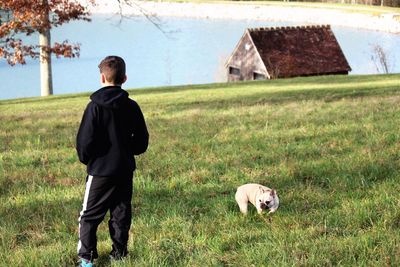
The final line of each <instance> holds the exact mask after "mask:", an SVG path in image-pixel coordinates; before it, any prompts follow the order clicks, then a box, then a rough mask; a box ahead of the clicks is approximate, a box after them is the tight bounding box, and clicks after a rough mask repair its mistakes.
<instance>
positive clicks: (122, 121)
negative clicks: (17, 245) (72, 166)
mask: <svg viewBox="0 0 400 267" xmlns="http://www.w3.org/2000/svg"><path fill="white" fill-rule="evenodd" d="M99 69H100V81H101V85H102V86H103V87H102V88H101V89H99V90H98V91H96V92H95V93H93V94H92V95H91V96H90V99H91V102H89V104H88V105H87V107H86V110H85V112H84V114H83V117H82V122H81V125H80V127H79V131H78V135H77V139H76V150H77V152H78V156H79V160H80V161H81V162H82V163H83V164H85V165H87V172H88V176H87V178H86V189H85V195H84V201H83V208H82V211H81V212H80V217H79V243H78V256H79V258H80V265H79V266H94V265H93V260H94V259H96V258H97V257H98V254H97V249H96V245H97V244H96V243H97V239H96V231H97V226H98V225H99V224H100V222H101V221H102V220H103V219H104V216H105V214H106V213H107V211H108V210H109V211H110V220H109V221H108V226H109V231H110V236H111V239H112V242H113V245H112V251H111V253H110V256H111V258H113V259H121V258H123V257H125V256H126V255H127V254H128V249H127V245H128V234H129V229H130V225H131V218H132V208H131V200H132V180H133V171H134V170H135V168H136V164H135V158H134V155H139V154H142V153H144V152H145V151H146V149H147V146H148V139H149V134H148V132H147V128H146V123H145V120H144V117H143V114H142V111H141V110H140V107H139V105H138V104H137V103H136V102H135V101H133V100H131V99H130V98H129V97H128V93H127V92H126V91H125V90H123V89H122V88H121V85H122V84H123V83H124V82H125V81H126V79H127V77H126V74H125V62H124V60H123V59H122V58H120V57H117V56H108V57H106V58H105V59H103V60H102V61H101V63H100V65H99Z"/></svg>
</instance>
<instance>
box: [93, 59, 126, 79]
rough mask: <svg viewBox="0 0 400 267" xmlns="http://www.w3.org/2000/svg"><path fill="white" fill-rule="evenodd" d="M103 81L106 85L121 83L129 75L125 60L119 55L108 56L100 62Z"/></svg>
mask: <svg viewBox="0 0 400 267" xmlns="http://www.w3.org/2000/svg"><path fill="white" fill-rule="evenodd" d="M99 69H100V74H101V83H102V84H104V85H121V84H123V83H124V82H125V81H126V79H127V77H126V73H125V61H124V60H123V59H122V58H121V57H118V56H108V57H106V58H105V59H103V60H102V61H101V62H100V64H99Z"/></svg>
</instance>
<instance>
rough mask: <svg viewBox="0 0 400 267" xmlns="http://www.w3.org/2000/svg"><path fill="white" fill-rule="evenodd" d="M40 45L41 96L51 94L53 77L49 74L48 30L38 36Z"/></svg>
mask: <svg viewBox="0 0 400 267" xmlns="http://www.w3.org/2000/svg"><path fill="white" fill-rule="evenodd" d="M39 44H40V91H41V96H48V95H52V94H53V76H52V73H51V53H50V51H49V49H48V48H49V47H50V29H48V30H46V31H45V32H43V33H40V34H39Z"/></svg>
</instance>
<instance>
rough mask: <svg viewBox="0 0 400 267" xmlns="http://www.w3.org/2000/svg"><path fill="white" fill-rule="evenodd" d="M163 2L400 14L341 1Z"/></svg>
mask: <svg viewBox="0 0 400 267" xmlns="http://www.w3.org/2000/svg"><path fill="white" fill-rule="evenodd" d="M162 1H163V2H188V3H223V4H233V5H248V4H256V5H267V6H281V7H304V8H322V9H338V10H341V11H345V12H357V13H365V14H371V15H376V16H379V15H382V14H385V13H393V14H400V10H399V8H397V7H387V6H384V7H381V6H372V5H362V4H341V3H322V2H283V1H269V0H265V1H262V0H261V1H247V0H245V1H235V0H233V1H232V0H184V1H182V0H162Z"/></svg>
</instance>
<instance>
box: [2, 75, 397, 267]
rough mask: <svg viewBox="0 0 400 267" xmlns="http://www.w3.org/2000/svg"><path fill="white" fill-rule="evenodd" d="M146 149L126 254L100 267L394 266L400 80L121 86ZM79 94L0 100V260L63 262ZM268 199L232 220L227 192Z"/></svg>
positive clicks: (68, 257) (103, 255)
mask: <svg viewBox="0 0 400 267" xmlns="http://www.w3.org/2000/svg"><path fill="white" fill-rule="evenodd" d="M130 94H131V97H132V98H134V99H136V100H137V101H138V102H139V104H140V105H141V107H142V110H143V112H144V114H145V117H146V120H147V123H148V128H149V131H150V147H149V150H148V151H147V152H146V154H144V155H143V156H140V157H139V158H138V171H137V173H136V175H135V176H136V178H135V183H134V198H133V207H134V217H133V223H132V228H131V235H130V240H129V250H130V256H129V257H128V258H127V259H126V260H125V261H123V262H119V263H112V264H111V263H110V262H109V260H108V256H107V255H108V252H109V250H110V244H111V241H110V239H109V237H108V227H107V224H106V223H103V224H101V225H100V227H99V231H98V240H99V243H98V248H99V253H100V258H99V259H98V266H110V265H112V266H224V265H227V266H251V265H254V266H293V265H294V266H332V265H335V266H336V265H341V266H371V265H376V266H385V265H391V266H396V265H399V264H400V256H399V254H398V251H399V250H400V245H399V244H400V243H399V238H400V231H399V227H400V211H399V208H398V207H399V205H400V200H399V198H398V192H399V190H400V185H399V163H400V154H399V151H400V133H399V126H398V122H399V121H400V105H399V104H400V75H382V76H330V77H317V78H297V79H287V80H277V81H264V82H254V83H236V84H209V85H196V86H180V87H167V88H149V89H143V90H132V91H130ZM87 102H88V94H81V95H68V96H54V97H49V98H43V99H42V98H31V99H16V100H6V101H0V251H1V252H0V262H1V263H2V264H1V265H2V266H73V265H74V263H75V261H76V243H77V236H78V229H77V228H78V227H77V218H78V214H79V211H80V208H81V201H82V197H83V191H84V178H85V175H86V173H85V167H84V166H82V165H81V164H80V163H79V162H78V159H77V157H76V152H75V135H76V132H77V128H78V125H79V122H80V119H81V116H82V113H83V110H84V108H85V106H86V104H87ZM246 182H257V183H262V184H265V185H267V186H270V187H274V188H276V189H277V190H278V193H279V196H280V199H281V207H280V208H279V209H278V211H277V212H276V213H275V214H274V215H272V216H270V218H269V216H263V217H260V216H258V215H257V213H256V212H255V210H254V209H251V210H250V214H249V215H248V216H247V217H243V216H241V214H240V212H239V211H238V208H237V207H236V203H235V201H234V193H235V189H236V187H237V186H238V185H240V184H242V183H246Z"/></svg>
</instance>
